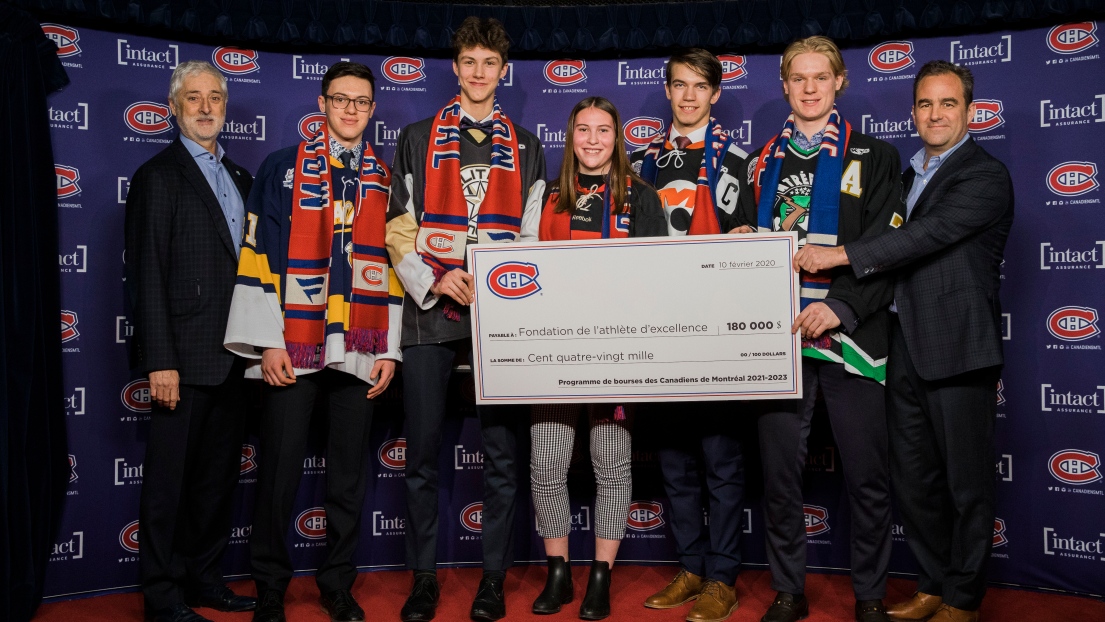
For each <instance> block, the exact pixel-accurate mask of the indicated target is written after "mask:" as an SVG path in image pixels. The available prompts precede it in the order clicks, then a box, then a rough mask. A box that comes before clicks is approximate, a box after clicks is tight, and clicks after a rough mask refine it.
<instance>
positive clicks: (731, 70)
mask: <svg viewBox="0 0 1105 622" xmlns="http://www.w3.org/2000/svg"><path fill="white" fill-rule="evenodd" d="M717 59H718V61H720V62H721V81H722V82H733V81H734V80H740V79H741V78H743V77H745V76H747V75H748V71H747V70H746V69H745V68H744V60H745V59H744V56H741V55H738V54H721V55H720V56H718V57H717Z"/></svg>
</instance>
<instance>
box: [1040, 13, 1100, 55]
mask: <svg viewBox="0 0 1105 622" xmlns="http://www.w3.org/2000/svg"><path fill="white" fill-rule="evenodd" d="M1096 33H1097V24H1096V23H1095V22H1075V23H1073V24H1061V25H1059V26H1056V27H1054V28H1052V29H1051V30H1049V31H1048V33H1047V47H1049V48H1051V51H1052V52H1055V53H1056V54H1061V55H1062V56H1064V57H1066V58H1049V59H1047V60H1046V61H1044V64H1046V65H1060V64H1063V63H1073V62H1077V61H1084V60H1093V59H1096V58H1101V55H1100V54H1090V53H1088V52H1089V51H1090V49H1091V48H1093V47H1096V46H1097V43H1098V38H1097V34H1096Z"/></svg>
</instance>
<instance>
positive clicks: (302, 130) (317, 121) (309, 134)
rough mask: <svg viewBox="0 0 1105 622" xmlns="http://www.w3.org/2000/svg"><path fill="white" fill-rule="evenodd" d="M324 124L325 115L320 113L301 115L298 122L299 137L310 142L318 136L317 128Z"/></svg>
mask: <svg viewBox="0 0 1105 622" xmlns="http://www.w3.org/2000/svg"><path fill="white" fill-rule="evenodd" d="M323 123H326V115H324V114H322V113H321V112H312V113H309V114H305V115H303V118H302V119H300V120H299V135H300V137H302V138H303V140H311V139H312V138H314V137H315V134H318V130H319V128H321V127H322V124H323Z"/></svg>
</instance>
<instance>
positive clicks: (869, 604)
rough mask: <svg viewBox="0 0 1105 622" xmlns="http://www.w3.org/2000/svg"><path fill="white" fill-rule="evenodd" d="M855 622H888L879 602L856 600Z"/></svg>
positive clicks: (887, 617)
mask: <svg viewBox="0 0 1105 622" xmlns="http://www.w3.org/2000/svg"><path fill="white" fill-rule="evenodd" d="M856 622H890V616H888V615H886V607H885V606H884V605H883V604H882V601H881V600H857V601H856Z"/></svg>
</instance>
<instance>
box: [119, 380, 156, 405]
mask: <svg viewBox="0 0 1105 622" xmlns="http://www.w3.org/2000/svg"><path fill="white" fill-rule="evenodd" d="M119 399H120V400H122V401H123V406H126V407H127V410H133V411H134V412H136V413H148V412H150V381H149V380H146V379H145V378H139V379H138V380H134V381H131V382H129V383H127V386H125V387H123V391H122V393H120V394H119Z"/></svg>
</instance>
